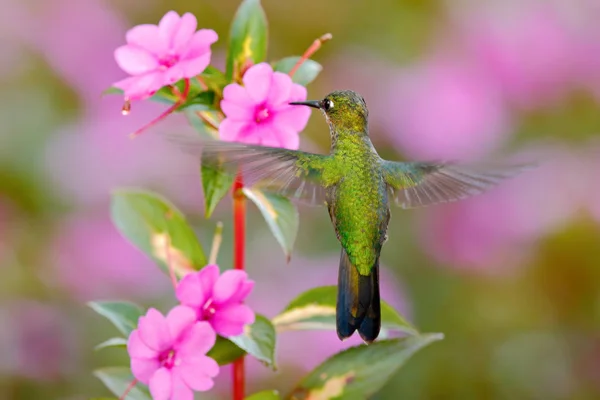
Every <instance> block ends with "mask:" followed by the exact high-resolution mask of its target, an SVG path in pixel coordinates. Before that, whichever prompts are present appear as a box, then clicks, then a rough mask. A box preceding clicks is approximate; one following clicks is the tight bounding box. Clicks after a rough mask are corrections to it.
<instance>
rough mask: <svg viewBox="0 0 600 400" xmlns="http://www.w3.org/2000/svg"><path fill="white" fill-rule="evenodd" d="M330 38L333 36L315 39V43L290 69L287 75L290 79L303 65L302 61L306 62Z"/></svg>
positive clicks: (327, 35) (328, 34) (329, 34)
mask: <svg viewBox="0 0 600 400" xmlns="http://www.w3.org/2000/svg"><path fill="white" fill-rule="evenodd" d="M332 38H333V36H332V35H331V33H326V34H324V35H323V36H321V37H320V38H318V39H315V41H314V42H312V44H311V45H310V47H309V48H308V49H306V51H305V52H304V54H302V57H300V59H299V60H298V62H297V63H296V65H294V66H293V67H292V69H291V70H290V72H289V73H288V75H289V76H290V77H292V76H294V74H295V73H296V71H298V68H300V66H301V65H302V64H303V63H304V61H306V60H308V59H309V58H310V57H312V55H313V54H315V52H316V51H317V50H319V49H320V48H321V46H322V45H323V43H325V42H326V41H328V40H331V39H332Z"/></svg>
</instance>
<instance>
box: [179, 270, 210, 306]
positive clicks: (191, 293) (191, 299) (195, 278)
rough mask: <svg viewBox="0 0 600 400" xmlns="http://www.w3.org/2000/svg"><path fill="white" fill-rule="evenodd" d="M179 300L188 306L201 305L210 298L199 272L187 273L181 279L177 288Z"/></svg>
mask: <svg viewBox="0 0 600 400" xmlns="http://www.w3.org/2000/svg"><path fill="white" fill-rule="evenodd" d="M175 295H176V297H177V300H179V301H180V302H181V304H184V305H186V306H190V307H194V308H197V307H201V306H203V305H204V303H206V300H208V296H207V294H206V293H205V292H204V290H203V289H202V283H201V281H200V275H199V273H197V272H196V273H191V274H187V275H186V276H184V277H183V279H182V280H180V281H179V284H178V285H177V289H176V290H175Z"/></svg>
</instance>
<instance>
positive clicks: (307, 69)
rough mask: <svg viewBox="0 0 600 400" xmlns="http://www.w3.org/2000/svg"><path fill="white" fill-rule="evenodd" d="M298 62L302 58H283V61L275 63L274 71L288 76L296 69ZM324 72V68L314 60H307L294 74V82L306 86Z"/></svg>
mask: <svg viewBox="0 0 600 400" xmlns="http://www.w3.org/2000/svg"><path fill="white" fill-rule="evenodd" d="M298 60H300V57H298V56H294V57H286V58H282V59H281V60H279V61H277V62H275V64H274V65H273V70H275V71H279V72H283V73H286V74H287V73H289V72H290V71H291V70H292V68H294V65H296V63H297V62H298ZM322 70H323V67H322V66H321V64H319V63H318V62H316V61H313V60H305V61H304V62H303V63H302V65H300V67H299V68H298V69H297V70H296V72H295V73H294V76H293V77H292V81H294V82H296V83H298V84H300V85H302V86H306V85H308V84H309V83H311V82H312V81H314V80H315V78H316V77H317V75H319V73H320V72H321V71H322Z"/></svg>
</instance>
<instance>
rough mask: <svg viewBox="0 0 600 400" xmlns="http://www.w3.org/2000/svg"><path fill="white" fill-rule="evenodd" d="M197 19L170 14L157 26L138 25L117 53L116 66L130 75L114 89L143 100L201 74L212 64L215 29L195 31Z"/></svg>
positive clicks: (170, 12)
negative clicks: (164, 88) (161, 89)
mask: <svg viewBox="0 0 600 400" xmlns="http://www.w3.org/2000/svg"><path fill="white" fill-rule="evenodd" d="M196 26H197V21H196V17H195V16H194V15H192V14H190V13H185V14H183V16H181V17H180V16H179V14H177V13H176V12H175V11H169V12H168V13H166V14H165V16H164V17H162V19H161V20H160V22H159V23H158V25H150V24H144V25H138V26H136V27H134V28H132V29H130V30H129V31H128V32H127V36H126V38H127V44H126V45H124V46H121V47H119V48H118V49H117V50H115V59H116V60H117V63H118V64H119V66H120V67H121V69H123V71H125V72H127V73H128V74H130V75H133V76H131V77H129V78H126V79H123V80H121V81H118V82H117V83H115V84H114V86H116V87H118V88H120V89H122V90H123V92H124V94H125V98H127V99H131V100H137V99H142V98H145V97H148V96H150V95H152V94H153V93H154V92H156V91H157V90H158V89H160V88H161V87H163V86H167V85H171V84H173V83H175V82H177V81H179V80H180V79H183V78H192V77H194V76H196V75H198V74H200V73H201V72H202V71H204V69H205V68H206V67H207V66H208V64H209V63H210V55H211V51H210V45H211V44H213V43H214V42H216V41H217V39H218V36H217V34H216V32H215V31H213V30H212V29H201V30H199V31H198V32H196Z"/></svg>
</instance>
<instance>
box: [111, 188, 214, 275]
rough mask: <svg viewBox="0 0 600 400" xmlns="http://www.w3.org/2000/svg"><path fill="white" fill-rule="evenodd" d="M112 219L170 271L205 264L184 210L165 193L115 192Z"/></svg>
mask: <svg viewBox="0 0 600 400" xmlns="http://www.w3.org/2000/svg"><path fill="white" fill-rule="evenodd" d="M111 214H112V219H113V222H114V223H115V225H116V226H117V228H118V229H119V231H120V232H121V234H122V235H123V236H125V237H126V238H127V239H129V240H130V241H131V242H132V243H133V244H134V245H135V246H137V247H138V248H139V249H140V250H141V251H143V252H144V253H146V254H147V255H149V256H150V257H152V258H153V259H154V260H155V261H156V262H157V263H158V265H159V266H160V267H161V268H162V269H163V270H164V271H165V272H167V273H168V266H167V261H169V262H170V264H171V266H172V268H173V270H174V271H175V273H176V274H177V275H179V276H182V275H183V274H184V273H185V272H188V271H190V270H198V269H200V268H202V267H203V266H205V265H206V256H205V255H204V251H203V250H202V247H201V246H200V243H198V239H197V238H196V235H195V233H194V231H193V230H192V228H191V227H190V226H189V225H188V223H187V221H186V220H185V217H184V216H183V214H182V213H181V212H180V211H179V210H178V209H177V208H175V206H174V205H172V204H171V203H169V202H168V201H167V200H166V199H164V198H163V197H161V196H159V195H157V194H155V193H151V192H147V191H141V190H138V189H119V190H116V191H114V192H113V194H112V204H111Z"/></svg>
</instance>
